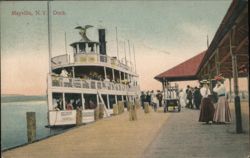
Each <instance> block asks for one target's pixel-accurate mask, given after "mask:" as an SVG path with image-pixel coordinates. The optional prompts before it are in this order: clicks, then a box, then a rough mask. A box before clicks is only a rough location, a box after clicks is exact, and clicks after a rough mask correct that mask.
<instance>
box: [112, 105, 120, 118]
mask: <svg viewBox="0 0 250 158" xmlns="http://www.w3.org/2000/svg"><path fill="white" fill-rule="evenodd" d="M118 113H119V112H118V105H117V104H113V115H118Z"/></svg>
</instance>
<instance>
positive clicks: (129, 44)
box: [128, 40, 132, 65]
mask: <svg viewBox="0 0 250 158" xmlns="http://www.w3.org/2000/svg"><path fill="white" fill-rule="evenodd" d="M128 52H129V64H130V65H131V61H132V60H131V52H130V43H129V40H128Z"/></svg>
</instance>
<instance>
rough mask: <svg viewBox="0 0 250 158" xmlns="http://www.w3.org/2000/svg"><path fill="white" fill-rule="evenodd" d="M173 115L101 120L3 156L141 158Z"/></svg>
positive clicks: (160, 114) (154, 113)
mask: <svg viewBox="0 0 250 158" xmlns="http://www.w3.org/2000/svg"><path fill="white" fill-rule="evenodd" d="M168 116H169V114H166V113H163V112H162V111H160V112H153V110H152V109H151V111H150V113H147V114H145V113H144V111H143V110H141V109H139V110H137V117H138V119H137V120H136V121H129V113H128V112H125V113H123V114H120V115H117V116H114V117H110V118H107V119H102V120H98V121H97V122H95V123H93V124H89V125H86V126H80V127H77V128H74V129H72V130H70V131H68V132H66V133H63V134H60V135H57V136H54V137H50V138H48V139H45V140H42V141H39V142H36V143H33V144H30V145H26V146H23V147H20V148H16V149H13V150H9V151H6V152H4V153H2V155H3V158H45V157H46V158H55V157H60V158H76V157H86V158H138V157H140V156H141V155H142V154H143V152H144V151H145V150H146V148H147V147H148V146H149V144H150V143H151V142H152V141H153V140H154V138H155V137H156V136H157V135H158V133H159V131H160V129H161V127H162V126H163V125H164V123H165V122H166V120H167V118H168Z"/></svg>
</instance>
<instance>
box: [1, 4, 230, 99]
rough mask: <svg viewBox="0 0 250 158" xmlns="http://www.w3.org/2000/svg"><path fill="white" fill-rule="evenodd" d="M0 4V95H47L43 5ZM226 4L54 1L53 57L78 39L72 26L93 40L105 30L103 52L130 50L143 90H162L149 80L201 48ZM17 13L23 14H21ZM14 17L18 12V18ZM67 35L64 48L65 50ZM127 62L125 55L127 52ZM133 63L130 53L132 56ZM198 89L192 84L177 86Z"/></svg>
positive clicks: (45, 27) (195, 83) (200, 50)
mask: <svg viewBox="0 0 250 158" xmlns="http://www.w3.org/2000/svg"><path fill="white" fill-rule="evenodd" d="M0 3H1V8H0V11H1V93H2V94H26V95H41V94H46V86H47V85H46V84H47V83H46V77H47V73H48V71H49V64H48V63H49V56H48V23H47V15H46V14H47V2H33V1H29V2H25V1H21V2H0ZM230 4H231V0H221V1H213V0H211V1H209V0H208V1H197V0H194V1H192V0H190V1H71V2H67V1H57V2H56V1H53V2H51V13H50V15H51V16H50V17H51V26H50V27H51V32H52V33H51V37H52V39H51V40H52V41H51V43H52V57H53V56H57V55H62V54H65V53H66V50H67V52H68V53H69V54H70V55H73V54H72V48H71V47H70V46H69V45H70V44H71V43H73V42H76V41H78V40H80V36H79V34H78V30H76V29H74V28H75V27H76V26H79V25H81V26H84V25H93V26H94V27H93V28H91V29H89V30H88V32H87V35H88V37H89V38H90V39H91V40H94V41H97V40H98V33H97V30H98V28H105V29H106V41H107V54H108V55H109V56H116V55H117V51H116V49H117V45H116V34H115V32H116V30H115V29H116V28H117V31H118V41H119V42H118V47H119V51H118V52H119V56H120V59H121V58H124V57H125V53H124V41H125V43H126V45H125V49H126V51H127V52H128V44H127V43H128V42H127V41H128V40H129V41H130V44H131V47H132V45H134V47H135V56H136V66H137V72H138V74H139V75H140V79H139V81H140V86H141V89H142V90H157V89H161V84H160V82H158V81H156V80H154V79H153V78H154V77H155V76H156V75H158V74H159V73H161V72H163V71H165V70H167V69H170V68H172V67H174V66H176V65H177V64H179V63H181V62H183V61H185V60H187V59H189V58H191V57H193V56H195V55H197V54H198V53H200V52H202V51H204V50H206V48H207V36H208V37H209V40H210V41H211V40H212V38H213V36H214V34H215V32H216V30H217V29H218V27H219V25H220V23H221V21H222V19H223V17H224V16H225V14H226V12H227V9H228V8H229V5H230ZM20 12H22V13H20ZM18 13H19V14H18ZM65 33H66V37H67V38H66V45H67V46H66V49H65ZM127 57H128V58H129V55H128V54H127ZM131 58H132V59H131V60H132V62H134V60H133V55H132V57H131ZM186 84H190V85H197V81H193V82H180V87H184V86H186Z"/></svg>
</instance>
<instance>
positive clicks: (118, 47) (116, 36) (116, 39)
mask: <svg viewBox="0 0 250 158" xmlns="http://www.w3.org/2000/svg"><path fill="white" fill-rule="evenodd" d="M115 32H116V49H117V50H116V51H117V59H118V60H119V47H118V35H117V27H115Z"/></svg>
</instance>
